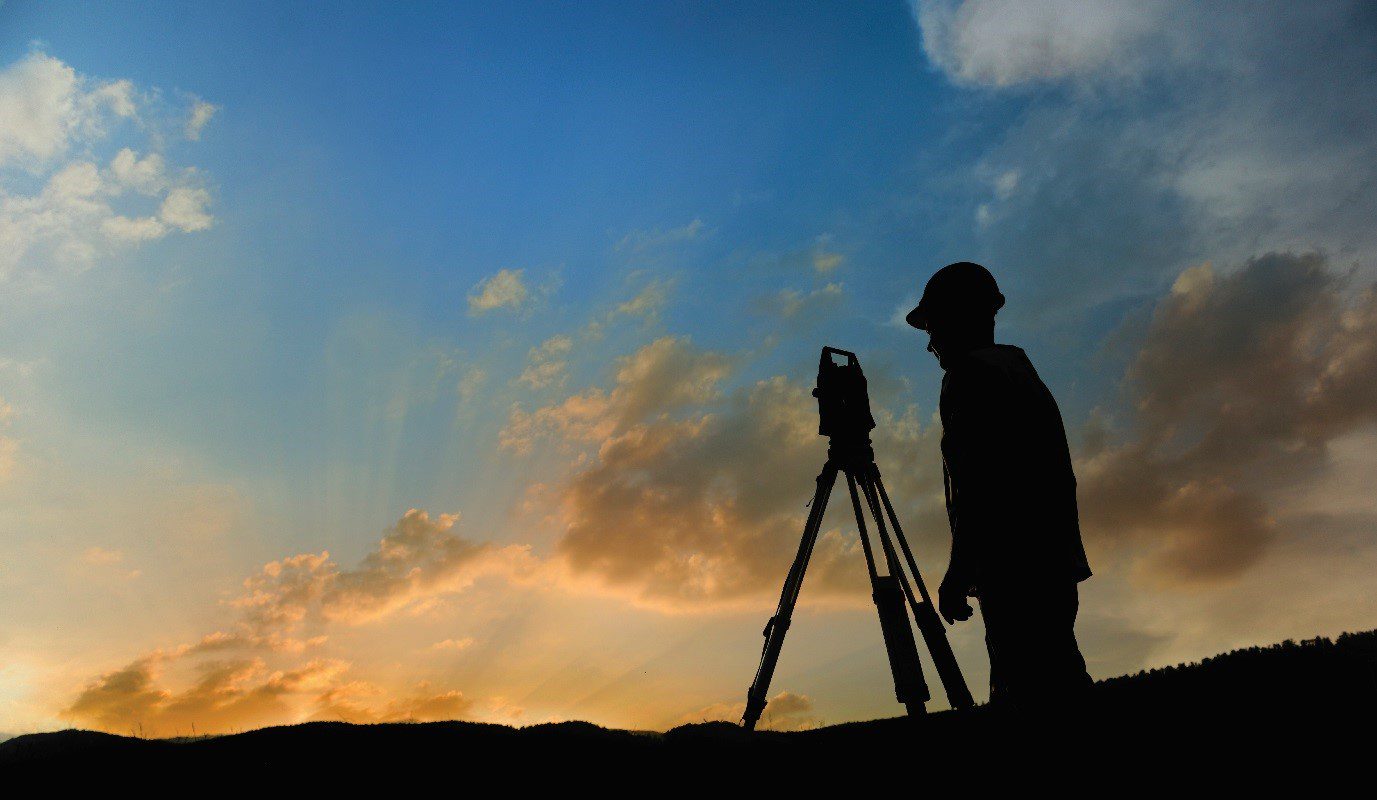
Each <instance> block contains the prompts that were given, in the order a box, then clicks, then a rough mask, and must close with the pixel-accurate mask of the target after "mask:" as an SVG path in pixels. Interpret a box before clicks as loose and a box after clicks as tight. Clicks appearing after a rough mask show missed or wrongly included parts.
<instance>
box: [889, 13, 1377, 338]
mask: <svg viewBox="0 0 1377 800" xmlns="http://www.w3.org/2000/svg"><path fill="white" fill-rule="evenodd" d="M915 11H916V14H917V17H918V20H919V23H920V26H921V28H922V35H923V40H924V43H925V49H926V51H927V52H928V54H929V58H930V60H931V61H932V63H933V64H934V65H935V66H936V67H937V68H938V69H940V70H942V71H943V72H945V73H946V74H947V75H948V76H950V77H951V78H952V79H953V80H954V81H956V82H957V83H958V84H959V85H961V86H964V87H968V88H970V89H971V90H972V91H973V92H974V93H975V94H976V95H977V96H982V95H988V94H992V93H999V94H1004V95H1008V94H1009V93H1010V92H1009V90H1010V89H1011V88H1012V87H1018V86H1032V85H1037V86H1040V87H1048V86H1051V87H1057V88H1058V89H1061V90H1058V91H1038V92H1027V93H1024V94H1022V95H1021V97H1020V103H1019V104H1018V105H1016V106H1014V107H1015V108H1016V109H1017V116H1016V117H1015V119H1014V121H1013V123H1012V124H1010V125H1007V126H1005V127H1004V128H1003V129H1002V130H1001V131H1000V132H999V133H998V135H997V136H995V137H994V139H993V144H992V145H991V146H990V147H989V149H988V150H987V151H986V152H985V153H984V154H983V155H982V156H981V157H980V158H979V159H978V160H977V161H976V162H975V163H973V164H967V165H962V166H961V167H960V169H961V171H962V172H963V173H964V174H963V175H962V176H961V177H964V178H965V179H967V180H968V181H969V183H970V195H969V198H968V199H969V201H970V206H971V211H972V216H973V218H974V222H975V224H974V225H973V226H972V227H973V229H974V233H975V234H976V235H977V236H978V238H977V240H976V241H975V242H974V243H973V245H972V247H973V248H974V249H976V251H977V252H976V257H977V260H980V261H982V263H988V264H991V265H992V266H994V267H995V268H996V269H998V268H999V267H1000V266H1001V265H1007V266H1008V267H1010V268H1015V269H1017V270H1019V271H1020V273H1021V274H1023V275H1037V276H1038V280H1036V281H1033V282H1030V283H1031V284H1032V286H1031V289H1032V291H1034V292H1036V293H1037V296H1035V297H1034V298H1032V299H1033V302H1032V303H1029V304H1027V305H1026V307H1027V308H1029V309H1036V310H1035V311H1029V312H1023V311H1020V310H1019V308H1018V307H1011V308H1010V310H1009V312H1007V313H1008V314H1010V315H1018V314H1029V315H1033V314H1036V315H1038V316H1040V317H1043V318H1046V317H1050V316H1052V315H1066V316H1073V315H1083V314H1084V311H1085V309H1086V308H1087V307H1093V306H1096V305H1100V304H1106V303H1112V302H1123V300H1124V299H1125V297H1126V296H1127V297H1133V298H1136V299H1143V298H1146V297H1150V296H1152V295H1154V294H1155V293H1156V292H1157V291H1159V290H1160V289H1162V288H1164V287H1165V285H1166V284H1167V283H1169V282H1170V280H1171V279H1172V278H1173V277H1174V276H1175V275H1176V274H1177V273H1178V272H1180V270H1181V269H1183V268H1184V267H1186V266H1187V265H1189V264H1192V263H1199V262H1201V261H1204V260H1207V259H1208V260H1214V261H1216V262H1218V263H1239V262H1242V261H1244V260H1246V259H1247V258H1250V257H1253V256H1255V255H1257V254H1258V253H1262V252H1267V251H1273V250H1275V251H1284V250H1290V251H1295V252H1303V251H1307V250H1313V249H1324V250H1327V251H1329V252H1333V253H1343V254H1345V255H1346V256H1349V257H1352V258H1355V259H1357V260H1358V261H1360V262H1361V263H1363V264H1366V265H1368V266H1367V268H1369V269H1370V268H1371V265H1372V264H1374V263H1377V231H1374V229H1373V228H1372V226H1371V225H1369V224H1368V223H1367V220H1369V219H1371V218H1372V217H1373V216H1374V214H1377V185H1375V184H1374V183H1373V182H1372V181H1371V180H1370V179H1369V176H1370V174H1371V169H1370V166H1369V165H1370V164H1371V162H1372V156H1371V154H1372V153H1373V152H1374V151H1377V84H1374V82H1373V81H1372V80H1371V75H1372V72H1373V70H1374V68H1377V51H1374V50H1373V49H1372V48H1371V46H1370V42H1371V40H1372V37H1373V35H1374V20H1373V18H1372V17H1371V15H1370V14H1368V13H1366V12H1365V9H1364V6H1363V4H1361V3H1354V2H1346V1H1344V0H1339V1H1338V2H1333V3H1326V4H1321V5H1318V6H1317V5H1314V4H1308V5H1305V6H1299V5H1294V4H1262V5H1258V4H1222V5H1221V4H1198V3H1183V2H1176V0H1160V1H1154V2H1147V3H1120V2H1094V3H1072V2H1065V3H1063V2H1028V3H1010V2H1003V1H1002V0H971V1H970V2H964V3H952V2H946V1H945V0H922V2H919V3H917V4H916V5H915ZM1245 18H1246V20H1247V24H1246V25H1243V24H1239V22H1238V21H1239V20H1240V19H1245ZM1010 174H1017V175H1018V178H1017V180H1016V181H1015V182H1014V184H1013V186H1012V187H1010V190H1009V191H1007V192H1006V191H1003V187H1002V186H1001V185H1000V178H1001V176H1005V175H1010ZM991 189H993V191H991Z"/></svg>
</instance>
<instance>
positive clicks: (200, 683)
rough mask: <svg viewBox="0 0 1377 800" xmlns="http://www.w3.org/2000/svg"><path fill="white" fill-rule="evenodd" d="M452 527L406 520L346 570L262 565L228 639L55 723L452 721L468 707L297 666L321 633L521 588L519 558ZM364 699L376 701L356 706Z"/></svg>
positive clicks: (114, 679)
mask: <svg viewBox="0 0 1377 800" xmlns="http://www.w3.org/2000/svg"><path fill="white" fill-rule="evenodd" d="M457 520H458V516H457V515H450V514H441V515H438V516H437V517H434V518H432V517H431V516H430V515H429V514H428V513H426V512H424V511H418V510H415V509H413V510H411V511H408V512H407V513H406V514H405V515H404V516H403V517H402V518H401V519H400V520H399V521H398V522H397V524H396V525H394V526H393V527H392V528H390V529H389V530H388V531H387V532H386V534H385V535H384V536H383V537H382V539H381V540H380V541H379V542H378V546H377V548H376V549H375V550H374V551H373V552H371V553H369V554H368V555H367V556H365V557H364V559H363V560H362V561H361V562H360V563H359V564H358V565H357V566H356V567H354V568H352V569H341V568H340V567H339V566H338V565H337V564H336V563H335V562H333V561H332V560H331V559H330V556H329V553H319V554H314V553H304V554H301V555H296V556H291V557H288V558H283V559H280V560H277V561H273V562H270V563H268V564H266V565H264V567H263V568H262V569H261V570H260V571H259V572H258V573H257V574H255V575H253V576H251V577H249V578H248V579H247V580H245V582H244V591H243V593H242V594H241V595H240V596H239V597H237V598H235V599H233V600H232V601H230V603H229V604H230V606H231V607H233V608H235V609H237V610H238V611H239V613H240V617H239V619H238V621H237V622H236V624H235V625H234V627H233V628H232V629H231V630H228V631H215V632H213V633H210V634H208V635H206V636H203V637H202V638H201V639H200V640H198V641H196V642H194V643H189V644H184V645H180V646H178V647H174V648H171V649H160V650H155V651H153V652H151V653H148V654H146V655H144V656H141V657H139V658H137V659H135V660H134V661H132V662H130V663H129V664H128V665H126V666H125V667H123V668H121V669H118V670H114V671H112V672H109V673H106V674H104V675H101V676H99V677H97V678H95V679H93V680H91V681H90V682H89V683H88V685H87V686H86V688H85V689H84V690H83V691H82V692H81V693H80V694H79V695H78V696H77V698H76V699H75V700H73V701H72V703H71V704H70V705H69V706H68V707H67V708H66V709H65V710H64V711H63V715H64V716H65V717H67V718H69V719H73V720H77V721H80V722H83V723H85V724H91V725H94V726H96V727H99V728H102V729H105V730H113V731H121V732H123V731H128V730H129V729H130V728H131V726H134V725H138V724H140V723H142V724H143V725H144V726H145V727H146V728H147V729H149V730H150V731H152V730H153V729H156V731H157V732H159V733H161V734H168V733H172V732H173V730H172V729H178V730H182V731H186V730H188V729H189V726H190V724H191V723H192V722H195V723H196V724H197V725H199V726H200V729H201V730H203V731H207V732H210V731H221V730H227V729H231V728H238V727H246V726H252V725H262V724H268V723H280V722H284V721H293V720H301V719H308V718H330V719H338V718H347V719H350V720H352V721H388V720H402V719H452V718H455V717H458V716H461V715H463V714H464V713H465V712H467V710H468V709H469V707H470V706H471V705H472V704H471V702H470V701H469V700H468V699H467V698H465V697H464V696H463V695H462V694H461V693H459V692H457V691H452V690H447V691H430V690H429V687H427V686H424V685H423V686H421V687H419V689H418V691H417V692H416V693H414V694H411V695H406V696H401V697H398V696H396V695H393V694H391V693H389V692H387V691H386V690H384V689H382V688H379V687H377V686H374V685H372V684H369V683H367V682H363V681H358V680H354V679H351V678H349V677H348V676H347V673H348V672H349V670H350V668H351V665H350V664H349V663H348V662H346V661H343V660H340V659H332V658H324V657H320V658H310V659H307V660H304V661H303V660H302V657H303V654H305V653H308V652H311V651H315V650H318V649H320V648H322V647H324V646H325V645H326V643H327V641H328V639H327V636H326V635H325V634H324V633H321V631H324V630H328V629H329V626H330V625H338V624H343V625H351V626H352V625H362V624H366V623H369V622H374V621H377V620H381V619H384V618H386V617H388V616H390V615H394V614H397V613H402V612H406V611H410V610H415V609H418V608H424V607H425V606H426V605H427V604H428V603H430V602H433V601H435V600H436V599H437V598H441V597H444V596H446V595H449V594H453V593H456V592H462V591H463V590H465V589H466V588H468V587H469V586H471V585H472V584H473V582H474V581H475V580H477V579H479V578H480V577H482V576H484V575H501V576H505V577H507V578H510V579H513V580H523V579H525V578H527V577H529V576H530V575H531V574H532V571H533V569H534V566H535V565H534V562H533V560H532V557H531V556H530V553H529V551H528V549H527V548H525V547H521V546H508V547H498V546H495V545H490V544H483V543H477V542H473V541H470V540H468V539H465V538H463V537H461V536H459V535H458V534H456V533H455V532H454V531H453V528H454V525H455V523H456V522H457ZM88 555H89V554H88ZM99 557H100V558H105V557H106V556H105V554H104V553H103V552H102V553H101V554H100V555H99ZM464 646H467V640H454V639H451V640H446V641H444V642H441V643H440V644H439V645H437V646H436V649H450V650H458V649H462V647H464ZM187 670H190V671H191V672H193V673H194V675H195V676H196V677H195V678H194V679H193V680H192V681H191V682H190V684H189V685H186V686H183V687H182V688H169V687H170V685H171V682H170V681H169V680H168V676H167V673H168V672H171V671H177V672H186V671H187ZM370 697H371V698H376V699H377V702H373V701H368V702H365V698H370Z"/></svg>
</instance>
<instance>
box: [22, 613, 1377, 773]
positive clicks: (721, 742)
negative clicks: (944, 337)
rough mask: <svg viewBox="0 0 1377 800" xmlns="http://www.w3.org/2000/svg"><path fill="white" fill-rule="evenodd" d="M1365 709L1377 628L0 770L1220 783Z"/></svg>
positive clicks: (77, 739)
mask: <svg viewBox="0 0 1377 800" xmlns="http://www.w3.org/2000/svg"><path fill="white" fill-rule="evenodd" d="M1375 712H1377V631H1369V632H1366V633H1358V634H1344V635H1343V636H1340V637H1339V638H1338V639H1336V640H1333V641H1331V640H1328V639H1311V640H1307V641H1303V642H1284V643H1282V644H1278V645H1272V646H1269V647H1252V648H1247V649H1245V650H1238V651H1234V652H1231V653H1226V654H1224V655H1220V656H1216V657H1214V658H1209V659H1206V660H1205V661H1203V662H1200V663H1198V664H1188V665H1182V666H1177V667H1169V668H1165V669H1157V670H1152V671H1148V672H1142V673H1139V674H1136V675H1129V676H1124V677H1120V678H1112V679H1109V680H1106V681H1102V682H1101V683H1099V684H1098V685H1097V687H1096V697H1095V702H1094V704H1093V707H1092V708H1090V709H1088V710H1086V711H1085V712H1083V713H1079V714H1070V713H1066V714H1061V715H1056V716H1054V717H1051V718H1048V717H1039V718H1015V717H1009V716H1007V715H1004V714H1000V713H996V712H994V711H992V710H990V709H987V708H981V709H976V710H975V711H972V712H967V713H941V714H934V715H931V716H930V717H928V718H927V719H925V720H922V721H920V722H917V723H915V722H912V721H910V720H907V719H903V718H895V719H886V720H875V721H871V722H857V723H849V724H845V725H835V726H830V727H827V728H822V729H819V730H816V731H807V732H801V733H770V732H761V733H754V734H747V733H745V732H743V731H741V730H740V729H739V728H736V727H735V726H733V725H730V724H727V723H707V724H703V725H688V726H683V727H680V728H675V729H674V730H671V731H669V732H667V733H664V734H651V733H636V732H630V731H621V730H609V729H605V728H600V727H598V726H595V725H590V724H588V723H581V722H567V723H558V724H550V725H536V726H532V727H528V728H519V729H518V728H511V727H507V726H502V725H487V724H480V723H470V722H440V723H416V724H391V725H350V724H346V723H337V722H318V723H307V724H302V725H292V726H284V727H277V728H265V729H262V730H256V731H250V732H247V733H240V734H235V735H232V736H219V737H206V738H202V739H197V740H190V741H187V740H179V741H170V740H142V739H134V738H129V737H124V736H113V735H110V734H102V733H92V732H88V731H61V732H57V733H45V734H31V735H27V736H19V737H16V738H14V739H11V740H9V741H7V742H3V743H0V772H3V773H4V774H6V775H15V774H19V773H20V772H28V773H39V774H43V775H47V776H50V778H51V779H52V780H54V781H55V783H54V785H62V784H68V783H75V782H84V781H89V780H97V781H102V782H107V781H108V782H111V785H121V786H132V785H137V784H138V783H140V782H143V781H151V783H150V784H148V785H150V786H152V785H158V783H159V782H160V781H166V780H174V779H187V780H193V784H190V785H188V788H190V787H191V786H204V785H205V781H207V780H208V779H211V778H212V777H213V779H214V780H217V781H221V782H229V783H236V784H238V783H240V782H241V781H252V782H256V781H258V780H260V779H263V778H266V777H269V776H272V777H274V778H276V779H286V780H299V781H306V782H310V783H318V782H319V781H322V780H324V781H326V782H332V783H337V782H340V781H344V782H352V781H354V780H356V779H357V780H363V779H367V780H377V779H386V778H388V776H392V777H394V778H399V779H401V780H404V781H406V782H413V781H415V780H418V779H420V778H422V777H429V778H440V779H443V780H446V781H455V782H456V783H455V788H459V787H461V786H466V785H468V786H471V785H473V784H472V783H471V781H474V780H476V779H478V778H479V777H480V776H482V779H483V780H484V781H485V782H486V781H489V780H497V781H499V782H510V783H511V785H513V786H517V785H519V786H527V787H539V786H568V787H570V788H574V787H580V788H588V787H597V788H600V789H602V790H606V791H611V792H617V791H618V790H624V791H637V793H641V790H647V791H649V790H652V789H663V788H666V786H670V787H673V786H674V785H675V784H676V783H678V784H681V786H680V788H687V789H693V788H694V787H697V788H698V789H701V790H704V791H706V790H709V789H710V788H712V787H717V788H720V787H722V786H724V785H725V784H723V781H727V780H731V781H742V780H744V781H748V782H753V783H755V784H756V785H768V784H769V783H775V784H777V785H778V784H792V785H798V784H802V785H808V784H811V783H813V782H816V781H819V780H823V779H825V778H828V777H835V776H836V775H837V774H845V773H851V772H853V771H856V770H860V773H863V774H870V773H871V768H872V767H874V766H877V765H879V764H882V763H893V764H894V765H896V766H899V767H900V770H901V772H907V773H909V774H910V775H913V774H914V773H913V771H914V770H918V771H920V772H921V773H923V774H925V775H927V778H926V779H927V780H931V781H944V780H978V781H984V780H986V779H991V778H993V777H995V776H1002V777H1000V778H999V779H1000V780H1003V779H1005V778H1007V777H1009V776H1011V775H1018V776H1021V778H1022V779H1026V780H1035V779H1038V778H1040V779H1045V780H1048V781H1056V780H1059V779H1061V778H1065V777H1067V776H1074V777H1075V778H1076V779H1077V780H1080V779H1082V778H1086V779H1089V778H1090V777H1092V776H1094V775H1103V774H1108V773H1110V772H1115V773H1120V774H1123V775H1131V776H1133V780H1135V781H1139V782H1147V783H1154V784H1159V785H1163V784H1165V785H1170V784H1171V783H1172V782H1173V781H1174V780H1176V779H1177V778H1179V777H1180V776H1183V775H1186V774H1188V773H1189V774H1191V775H1203V774H1206V773H1208V774H1210V775H1213V776H1214V779H1215V780H1222V781H1225V782H1228V783H1231V784H1234V785H1237V784H1239V783H1254V782H1263V783H1265V782H1267V781H1270V780H1272V779H1273V778H1275V777H1277V776H1280V775H1284V774H1299V773H1302V772H1305V771H1308V770H1319V771H1320V772H1319V773H1317V774H1322V775H1325V776H1329V777H1339V776H1343V775H1345V774H1349V773H1353V774H1356V773H1358V772H1360V771H1362V770H1366V769H1367V766H1366V765H1367V763H1368V762H1369V760H1370V758H1371V753H1372V752H1373V749H1372V739H1371V733H1370V731H1371V722H1372V720H1374V719H1377V716H1374V714H1375ZM915 779H916V778H915ZM867 780H868V779H867ZM647 781H651V782H652V783H649V784H648V783H646V782H647ZM760 782H763V783H760ZM1221 785H1222V784H1221ZM637 787H640V788H641V790H637ZM158 794H162V792H158Z"/></svg>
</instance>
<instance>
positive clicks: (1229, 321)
mask: <svg viewBox="0 0 1377 800" xmlns="http://www.w3.org/2000/svg"><path fill="white" fill-rule="evenodd" d="M1345 283H1346V279H1345V278H1344V277H1343V276H1341V275H1338V274H1336V273H1334V272H1333V271H1331V270H1330V269H1329V268H1328V265H1327V262H1326V259H1325V258H1324V257H1323V256H1322V255H1318V254H1305V255H1293V254H1287V253H1273V254H1269V255H1266V256H1262V257H1259V258H1256V259H1252V260H1250V261H1248V262H1247V263H1245V264H1244V265H1243V266H1241V267H1239V268H1237V269H1235V270H1231V271H1229V272H1227V273H1224V274H1219V273H1216V272H1215V271H1214V270H1213V269H1212V268H1211V267H1210V266H1209V265H1202V266H1199V267H1195V268H1192V269H1190V270H1187V271H1186V272H1184V273H1182V275H1181V276H1180V277H1179V278H1178V280H1177V281H1176V284H1175V286H1174V287H1173V288H1172V291H1171V292H1170V294H1169V295H1167V296H1166V297H1165V298H1163V299H1162V300H1161V301H1160V302H1159V303H1158V304H1157V307H1156V309H1155V311H1154V313H1153V316H1152V320H1151V322H1150V323H1149V325H1148V327H1147V329H1146V332H1145V333H1144V335H1143V338H1142V343H1141V345H1140V347H1139V349H1138V351H1137V355H1136V357H1135V360H1134V362H1133V364H1132V367H1131V369H1130V371H1129V374H1128V382H1127V385H1126V389H1127V392H1128V395H1127V397H1126V401H1125V402H1126V406H1127V407H1128V409H1130V415H1129V418H1130V419H1131V430H1130V431H1120V432H1119V433H1120V434H1121V436H1122V438H1121V439H1119V440H1115V438H1114V432H1113V431H1111V430H1106V429H1105V427H1104V425H1103V423H1094V424H1092V427H1091V434H1090V436H1089V437H1088V442H1087V446H1086V448H1085V449H1084V452H1083V453H1082V456H1081V464H1080V467H1079V475H1080V484H1081V499H1082V512H1083V518H1084V522H1085V524H1086V527H1087V529H1088V530H1089V531H1090V532H1091V533H1092V534H1093V535H1094V536H1095V537H1099V538H1103V539H1108V540H1110V541H1119V542H1127V543H1132V544H1133V546H1134V550H1135V553H1137V555H1136V556H1135V559H1136V560H1137V561H1138V562H1139V567H1140V568H1141V569H1142V570H1144V571H1145V572H1146V573H1147V574H1149V575H1150V576H1152V577H1154V578H1156V579H1159V580H1165V581H1169V582H1174V583H1182V582H1185V583H1198V582H1208V581H1216V580H1220V579H1228V578H1232V577H1235V576H1237V575H1239V574H1240V573H1241V572H1242V571H1244V570H1246V569H1247V568H1248V567H1250V566H1251V565H1252V564H1254V563H1256V562H1257V561H1258V560H1259V559H1260V558H1261V556H1262V555H1263V553H1264V552H1265V551H1266V549H1267V547H1268V546H1269V544H1270V543H1271V542H1272V541H1274V540H1275V539H1277V538H1278V537H1279V536H1282V535H1284V534H1285V533H1286V532H1285V531H1283V530H1281V529H1279V526H1278V523H1277V520H1276V513H1275V510H1274V508H1273V498H1274V497H1280V496H1282V495H1283V494H1284V490H1286V489H1287V488H1289V487H1292V486H1294V485H1297V484H1299V483H1302V482H1304V481H1306V480H1308V479H1312V478H1314V477H1315V476H1317V475H1323V474H1324V473H1325V472H1326V471H1327V470H1328V468H1329V464H1330V457H1329V446H1330V444H1331V443H1332V442H1334V441H1336V440H1337V439H1339V438H1341V437H1343V436H1346V435H1348V434H1351V433H1354V432H1357V431H1361V430H1363V429H1364V428H1365V427H1367V426H1371V425H1373V424H1374V423H1377V405H1374V404H1373V402H1372V398H1374V397H1377V288H1374V287H1372V286H1368V287H1365V288H1363V289H1362V290H1361V291H1359V292H1356V293H1353V292H1350V291H1349V290H1348V289H1347V287H1346V285H1345Z"/></svg>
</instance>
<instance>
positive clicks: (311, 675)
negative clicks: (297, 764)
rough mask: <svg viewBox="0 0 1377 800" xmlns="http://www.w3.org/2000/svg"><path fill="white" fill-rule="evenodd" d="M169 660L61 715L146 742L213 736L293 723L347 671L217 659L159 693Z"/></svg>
mask: <svg viewBox="0 0 1377 800" xmlns="http://www.w3.org/2000/svg"><path fill="white" fill-rule="evenodd" d="M168 661H169V658H168V657H167V656H166V655H164V654H161V653H155V654H153V655H150V656H148V657H146V658H143V659H139V660H137V661H135V662H133V663H131V664H129V665H128V666H126V667H124V668H123V669H119V670H116V671H114V672H110V673H107V674H105V675H102V676H101V677H100V678H98V679H97V680H96V681H94V682H93V683H91V684H90V685H89V686H87V688H86V689H85V690H83V691H82V692H81V694H80V695H78V696H77V698H76V699H75V700H74V701H73V702H72V704H71V705H70V706H68V707H67V708H66V709H64V710H63V712H62V716H63V717H65V718H68V719H73V720H77V721H80V722H82V723H84V724H89V725H92V726H94V727H97V728H100V729H102V730H107V731H114V732H118V733H129V732H131V731H133V732H136V733H139V734H141V735H146V736H170V735H173V734H176V733H181V734H183V735H185V734H189V733H192V732H193V726H195V731H196V732H197V733H214V732H221V731H230V730H236V729H243V728H249V727H258V726H261V725H266V724H271V723H274V722H281V721H282V720H284V719H294V718H296V715H294V713H293V704H294V703H295V702H297V701H298V700H300V699H302V698H309V699H314V700H315V702H316V704H317V705H320V706H323V705H324V704H325V703H326V702H328V700H329V698H330V697H331V691H332V687H334V686H335V685H336V684H338V683H339V682H340V679H341V676H343V675H344V673H345V672H347V671H348V669H349V664H348V663H346V662H343V661H338V660H329V659H317V660H312V661H309V662H306V663H305V664H302V665H300V666H298V667H296V668H294V669H290V670H272V669H269V668H268V666H267V665H266V664H265V662H264V661H263V660H262V659H226V660H212V661H207V662H204V663H202V664H200V665H199V666H198V668H197V670H196V671H197V677H196V679H195V680H194V682H193V683H192V684H191V685H190V686H189V687H187V688H186V689H183V690H181V691H171V690H168V689H165V688H161V687H160V686H159V684H158V679H159V678H160V676H161V673H162V670H163V669H164V668H165V667H166V665H167V663H168Z"/></svg>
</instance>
